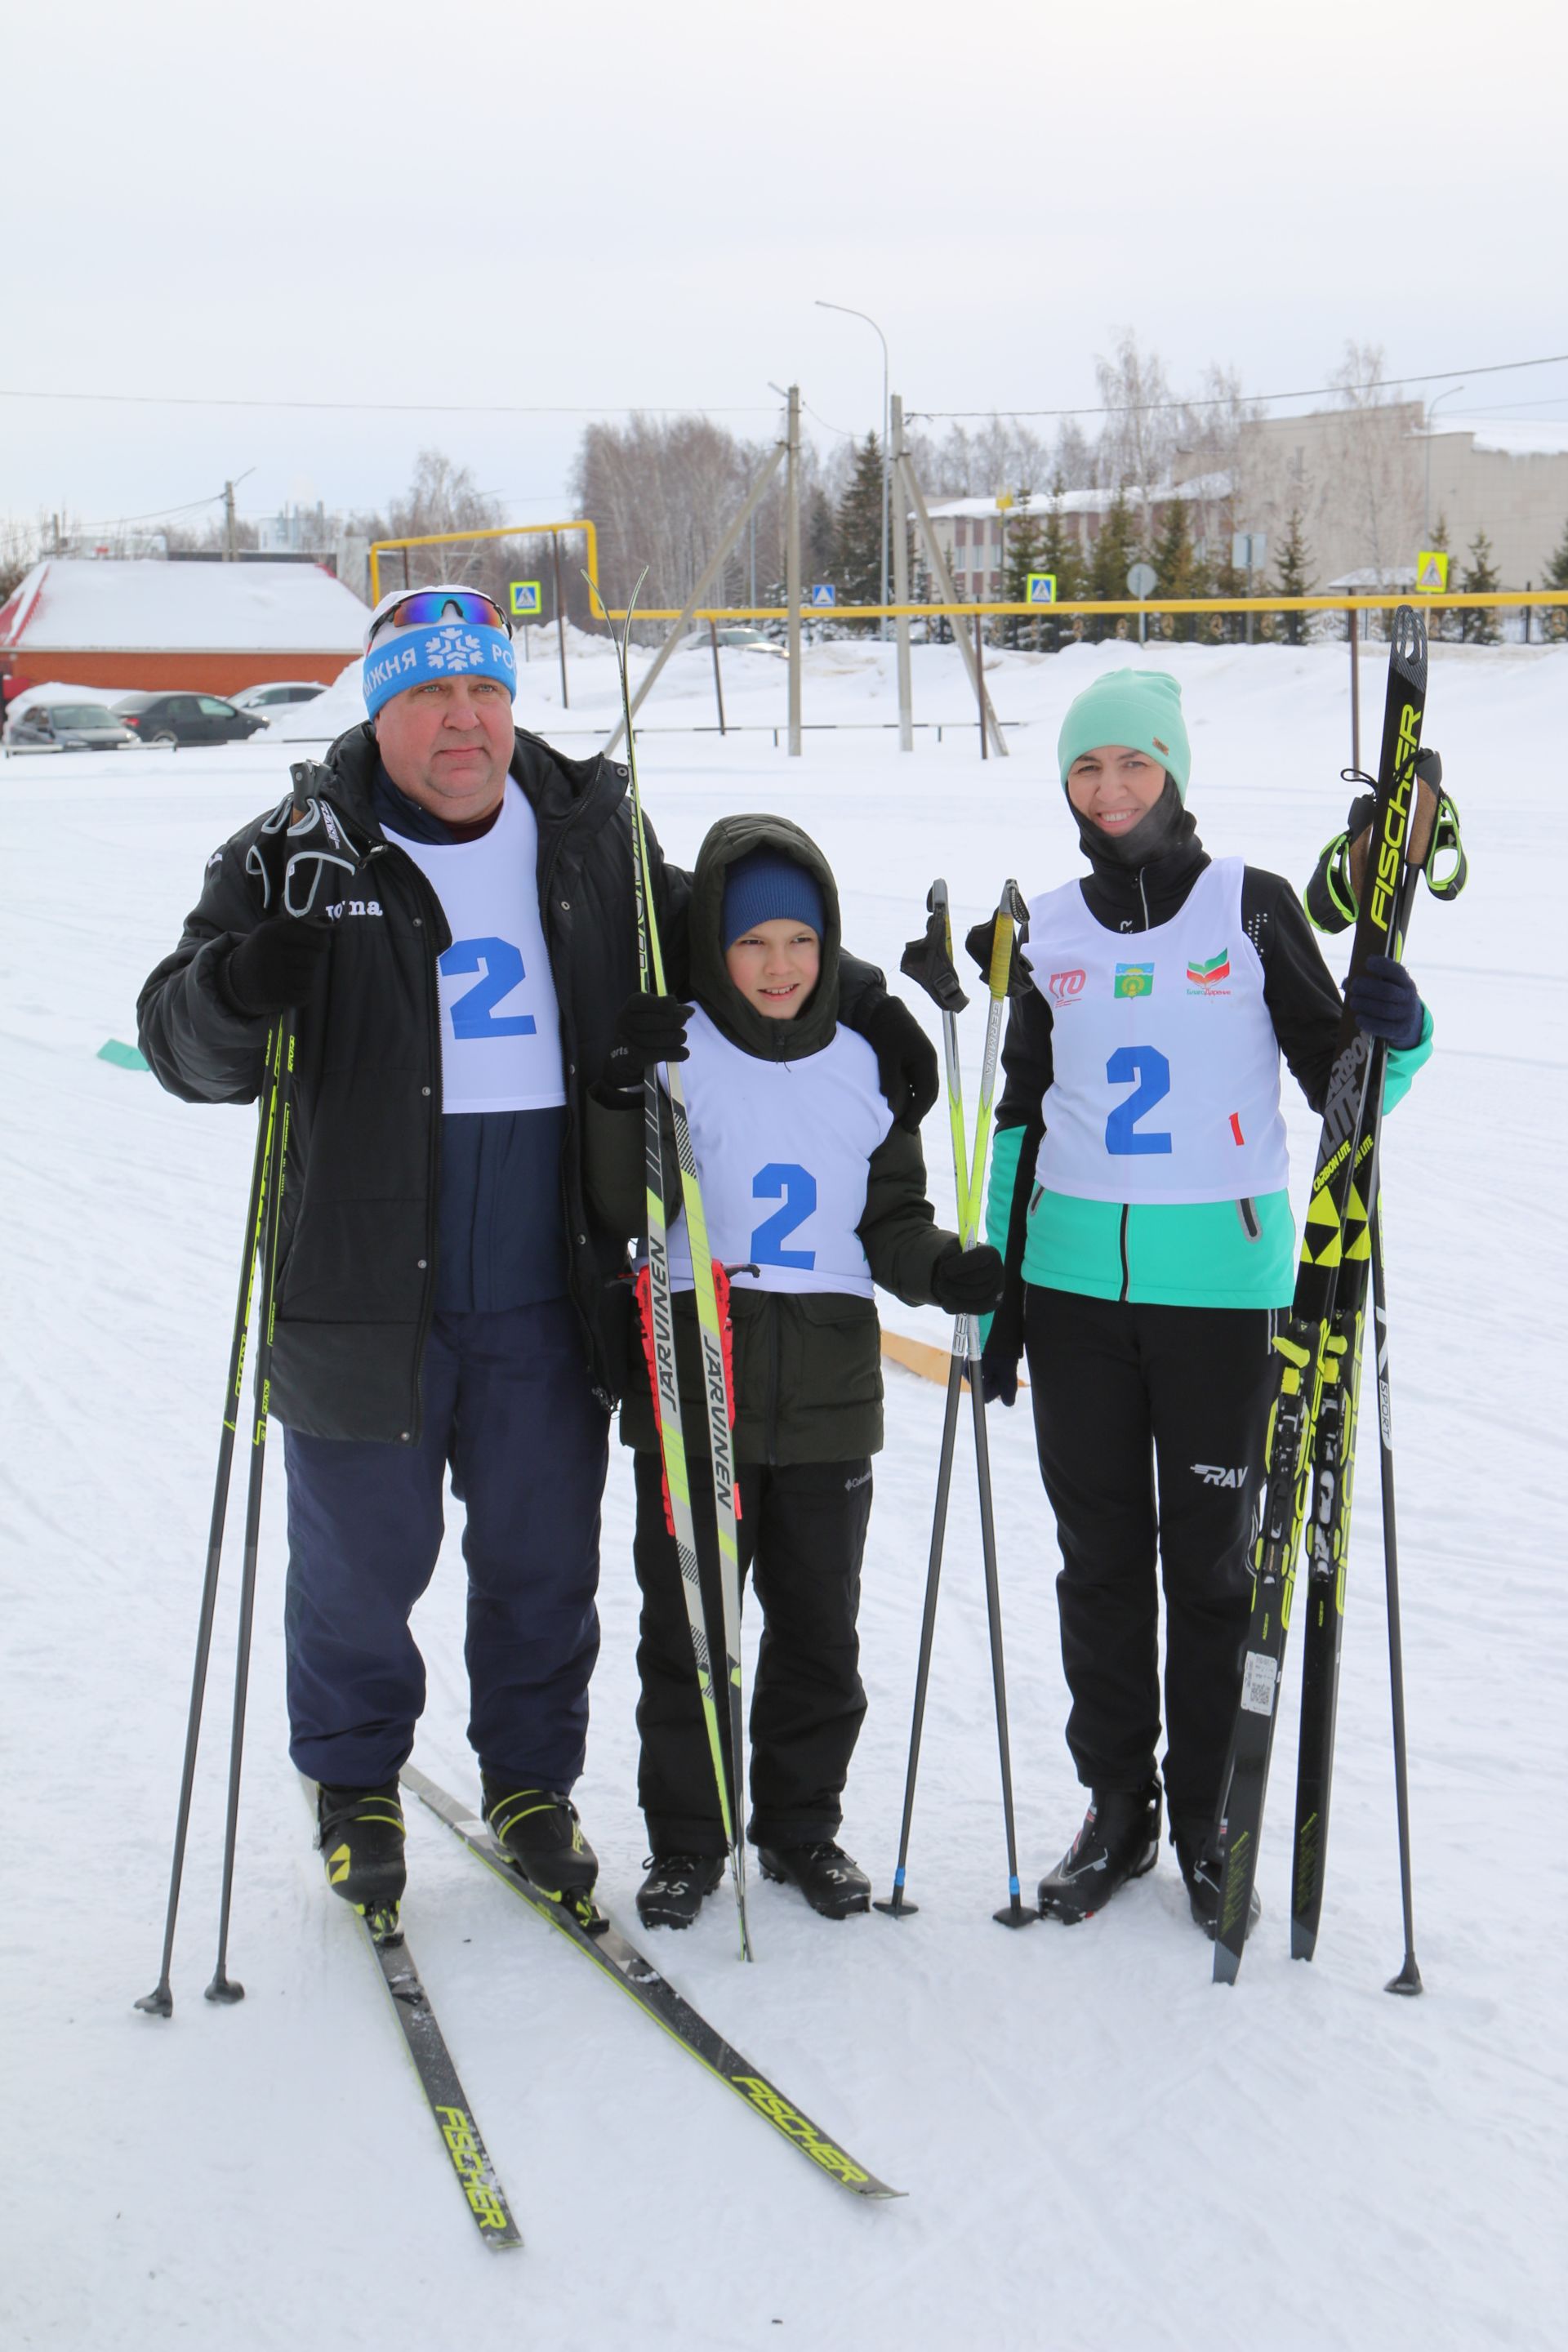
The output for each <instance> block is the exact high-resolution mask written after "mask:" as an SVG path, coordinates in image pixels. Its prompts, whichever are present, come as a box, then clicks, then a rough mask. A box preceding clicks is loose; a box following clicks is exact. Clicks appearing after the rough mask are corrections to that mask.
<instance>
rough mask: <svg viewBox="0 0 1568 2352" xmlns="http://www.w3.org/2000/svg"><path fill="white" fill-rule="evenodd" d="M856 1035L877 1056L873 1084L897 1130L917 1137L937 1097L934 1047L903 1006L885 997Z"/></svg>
mask: <svg viewBox="0 0 1568 2352" xmlns="http://www.w3.org/2000/svg"><path fill="white" fill-rule="evenodd" d="M860 1034H861V1035H862V1036H863V1037H864V1038H865V1040H866V1043H867V1044H868V1045H869V1046H870V1048H871V1051H872V1052H873V1053H874V1054H875V1055H876V1056H877V1083H878V1085H879V1087H881V1089H882V1092H883V1094H884V1095H885V1096H886V1097H887V1101H888V1108H889V1110H890V1111H891V1112H892V1114H893V1117H894V1118H896V1119H897V1121H898V1123H899V1125H900V1127H907V1128H908V1129H910V1132H911V1133H912V1134H918V1133H919V1131H920V1124H921V1119H922V1118H924V1117H925V1115H926V1113H927V1111H928V1110H930V1108H931V1105H932V1103H934V1102H935V1100H936V1098H937V1096H938V1095H939V1094H940V1093H941V1091H942V1082H941V1079H940V1077H939V1076H938V1074H937V1064H936V1047H935V1046H934V1045H932V1044H931V1039H930V1038H929V1037H928V1036H927V1035H926V1033H925V1031H924V1030H923V1029H922V1028H921V1024H920V1023H919V1022H918V1021H917V1020H916V1019H915V1016H914V1014H913V1013H911V1012H910V1008H909V1006H908V1005H907V1004H904V1003H900V1000H899V999H898V997H896V996H889V998H887V1000H886V1001H885V1003H881V1004H879V1005H878V1007H877V1010H876V1011H875V1013H872V1015H871V1017H870V1019H869V1020H868V1022H866V1023H865V1024H864V1025H863V1027H862V1028H861V1031H860Z"/></svg>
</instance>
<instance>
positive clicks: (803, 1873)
mask: <svg viewBox="0 0 1568 2352" xmlns="http://www.w3.org/2000/svg"><path fill="white" fill-rule="evenodd" d="M757 1859H758V1861H759V1862H760V1863H761V1864H762V1865H763V1877H764V1878H771V1879H773V1880H774V1881H775V1883H776V1884H777V1885H780V1886H798V1887H799V1889H800V1891H801V1893H802V1894H803V1895H805V1899H806V1901H807V1902H808V1903H809V1904H810V1906H811V1907H812V1909H813V1910H814V1911H817V1912H820V1913H821V1915H822V1916H823V1918H825V1919H847V1918H848V1916H849V1915H850V1913H851V1912H854V1911H868V1910H869V1909H870V1908H871V1882H870V1880H869V1879H868V1877H867V1875H866V1874H865V1872H864V1871H863V1870H862V1869H861V1867H860V1865H859V1864H858V1862H853V1861H851V1859H850V1857H849V1856H848V1854H847V1853H845V1851H844V1849H843V1847H842V1846H840V1845H835V1844H834V1843H833V1840H832V1839H831V1838H818V1839H817V1840H816V1843H814V1844H812V1845H784V1846H774V1845H760V1846H759V1847H758V1848H757Z"/></svg>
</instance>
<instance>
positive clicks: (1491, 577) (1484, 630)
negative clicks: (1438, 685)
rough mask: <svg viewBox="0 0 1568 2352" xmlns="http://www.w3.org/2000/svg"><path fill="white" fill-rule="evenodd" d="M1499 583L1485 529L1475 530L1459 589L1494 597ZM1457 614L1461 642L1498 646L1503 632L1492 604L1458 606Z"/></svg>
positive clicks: (1464, 591)
mask: <svg viewBox="0 0 1568 2352" xmlns="http://www.w3.org/2000/svg"><path fill="white" fill-rule="evenodd" d="M1501 585H1502V583H1501V581H1500V579H1499V578H1498V574H1497V567H1496V565H1495V564H1494V563H1493V562H1492V543H1491V541H1490V540H1489V538H1488V537H1487V535H1486V532H1485V531H1484V530H1478V531H1477V533H1476V535H1475V537H1474V539H1472V540H1471V541H1470V547H1469V558H1468V562H1467V563H1466V565H1465V570H1464V574H1463V577H1462V578H1461V579H1460V582H1459V587H1460V591H1461V593H1464V594H1466V595H1469V596H1493V595H1495V594H1496V593H1497V592H1498V590H1499V589H1500V587H1501ZM1458 617H1459V641H1460V643H1461V644H1462V645H1467V646H1497V645H1500V644H1501V643H1502V631H1501V630H1500V628H1499V626H1498V616H1497V609H1496V607H1495V606H1494V605H1491V604H1473V605H1469V606H1465V605H1461V606H1460V608H1459V616H1458Z"/></svg>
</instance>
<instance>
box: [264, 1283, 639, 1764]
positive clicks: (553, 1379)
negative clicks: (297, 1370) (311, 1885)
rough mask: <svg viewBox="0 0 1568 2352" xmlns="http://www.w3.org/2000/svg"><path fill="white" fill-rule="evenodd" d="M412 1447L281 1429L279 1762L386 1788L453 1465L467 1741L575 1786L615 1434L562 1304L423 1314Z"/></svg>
mask: <svg viewBox="0 0 1568 2352" xmlns="http://www.w3.org/2000/svg"><path fill="white" fill-rule="evenodd" d="M421 1396H422V1403H423V1418H422V1431H421V1435H420V1439H419V1442H418V1444H416V1445H399V1444H385V1445H381V1444H361V1443H358V1442H357V1441H351V1440H341V1439H332V1438H322V1437H304V1436H301V1435H300V1433H299V1432H298V1431H297V1430H292V1429H290V1430H287V1431H285V1433H284V1458H285V1461H286V1463H287V1465H288V1473H289V1584H288V1594H287V1600H286V1603H285V1612H284V1626H285V1633H286V1638H287V1646H288V1661H289V1727H290V1733H291V1737H290V1741H289V1754H290V1755H291V1756H292V1758H293V1759H294V1762H295V1764H296V1765H297V1766H298V1768H299V1769H300V1771H301V1772H304V1773H308V1774H309V1775H310V1778H311V1779H312V1780H323V1781H325V1782H327V1783H328V1784H329V1786H331V1787H333V1788H346V1789H370V1788H376V1787H378V1786H380V1785H381V1784H382V1783H383V1782H384V1781H387V1780H393V1779H395V1776H396V1773H397V1771H398V1769H399V1767H400V1766H401V1765H402V1764H403V1763H404V1762H405V1760H406V1759H407V1757H408V1754H409V1751H410V1750H411V1748H413V1745H414V1727H415V1724H416V1721H417V1719H418V1717H419V1716H420V1714H421V1712H422V1711H423V1708H424V1706H425V1664H424V1661H423V1659H422V1658H421V1657H420V1655H419V1652H418V1650H417V1649H416V1646H415V1643H414V1637H413V1635H412V1633H410V1632H409V1629H408V1619H409V1615H410V1612H412V1610H413V1608H414V1604H415V1602H416V1601H417V1600H418V1599H419V1597H420V1595H421V1593H422V1592H423V1591H425V1589H426V1586H427V1585H428V1583H429V1581H430V1579H431V1577H432V1575H433V1574H434V1572H435V1568H436V1558H437V1552H438V1551H439V1549H440V1547H441V1536H442V1527H443V1521H442V1493H443V1488H444V1486H445V1482H446V1473H447V1463H448V1462H450V1464H451V1466H452V1488H453V1493H454V1494H455V1495H456V1496H458V1499H459V1500H460V1501H461V1502H462V1504H463V1506H464V1509H465V1512H466V1525H465V1527H464V1530H463V1558H464V1559H465V1560H466V1561H467V1563H468V1640H467V1645H466V1652H465V1654H466V1657H467V1661H468V1688H469V1696H470V1704H471V1708H472V1712H471V1715H470V1717H469V1721H468V1739H469V1742H470V1744H471V1746H472V1747H473V1748H474V1750H475V1752H476V1754H477V1755H478V1757H479V1763H480V1766H481V1768H482V1769H484V1770H485V1771H487V1772H490V1773H494V1774H496V1775H498V1776H500V1777H501V1778H503V1779H506V1780H513V1781H515V1782H517V1783H518V1784H520V1785H521V1786H525V1787H535V1788H546V1789H554V1790H562V1791H566V1790H570V1789H571V1787H572V1785H573V1783H574V1780H576V1779H577V1777H578V1775H579V1773H580V1772H581V1771H582V1769H583V1752H584V1742H585V1740H586V1737H587V1729H588V1678H589V1676H590V1675H592V1673H593V1671H594V1662H595V1659H596V1657H597V1656H598V1654H599V1618H598V1612H597V1610H596V1608H595V1591H596V1590H597V1587H598V1580H599V1505H600V1499H601V1497H602V1496H603V1493H604V1486H605V1470H606V1468H607V1466H608V1432H609V1419H608V1416H607V1414H606V1413H605V1410H604V1408H603V1406H602V1405H600V1404H599V1403H598V1402H597V1401H596V1399H595V1396H594V1394H593V1392H592V1391H591V1389H590V1387H589V1384H588V1374H587V1370H586V1368H585V1366H584V1360H583V1341H582V1335H581V1332H580V1330H579V1328H578V1324H577V1318H576V1316H575V1314H574V1310H573V1308H572V1307H571V1305H570V1304H569V1302H568V1301H567V1300H565V1299H551V1300H549V1301H547V1302H546V1303H545V1304H544V1305H542V1306H534V1307H509V1308H507V1309H506V1310H504V1311H503V1312H500V1313H496V1314H466V1315H437V1317H436V1318H435V1319H434V1321H433V1322H432V1324H431V1327H430V1336H429V1339H428V1340H427V1342H426V1349H425V1362H424V1369H423V1372H422V1375H421Z"/></svg>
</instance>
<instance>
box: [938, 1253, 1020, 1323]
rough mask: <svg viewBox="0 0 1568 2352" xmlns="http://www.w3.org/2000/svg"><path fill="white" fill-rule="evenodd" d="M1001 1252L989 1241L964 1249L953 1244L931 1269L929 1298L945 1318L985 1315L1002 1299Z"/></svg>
mask: <svg viewBox="0 0 1568 2352" xmlns="http://www.w3.org/2000/svg"><path fill="white" fill-rule="evenodd" d="M1002 1277H1003V1265H1002V1253H1001V1251H1000V1250H994V1249H993V1248H992V1247H991V1245H990V1244H989V1242H982V1243H981V1244H979V1246H978V1247H977V1248H975V1249H967V1250H966V1249H963V1248H961V1247H960V1246H959V1244H958V1243H956V1242H954V1243H953V1244H952V1245H951V1246H950V1247H949V1248H948V1249H946V1250H944V1251H943V1252H942V1255H941V1257H939V1258H938V1260H937V1262H936V1264H935V1265H934V1266H933V1267H932V1268H931V1297H933V1298H934V1299H935V1301H936V1303H937V1305H938V1306H939V1307H941V1308H942V1313H943V1314H944V1315H988V1314H989V1313H990V1312H991V1309H992V1308H993V1307H994V1306H995V1305H996V1303H997V1301H998V1300H999V1299H1000V1297H1001V1296H1002Z"/></svg>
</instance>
